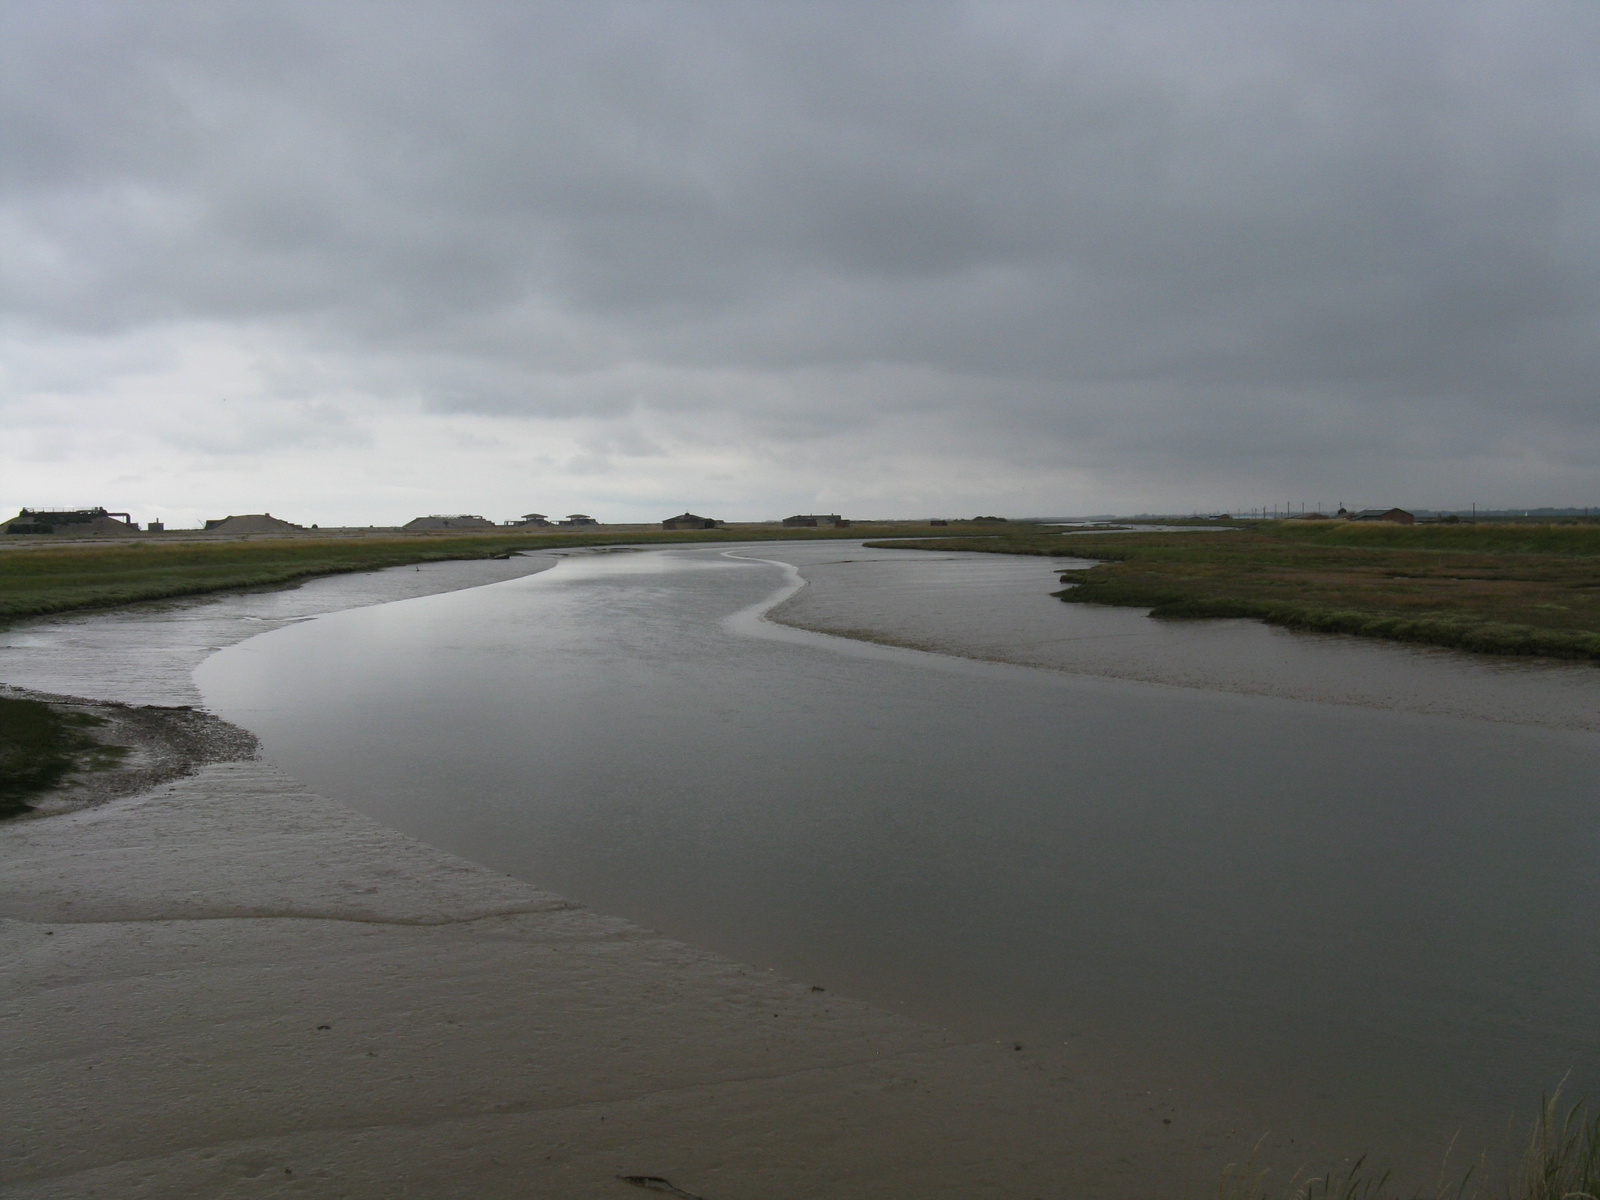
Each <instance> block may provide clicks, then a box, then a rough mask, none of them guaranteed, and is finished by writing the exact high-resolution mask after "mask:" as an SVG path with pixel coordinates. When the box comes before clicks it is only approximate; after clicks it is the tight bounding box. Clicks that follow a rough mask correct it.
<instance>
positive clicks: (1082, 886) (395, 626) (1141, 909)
mask: <svg viewBox="0 0 1600 1200" xmlns="http://www.w3.org/2000/svg"><path fill="white" fill-rule="evenodd" d="M736 553H743V554H746V555H748V556H749V557H746V558H740V557H733V556H730V554H729V552H727V551H726V550H725V549H723V548H721V547H713V548H705V547H699V548H696V547H684V548H674V549H666V550H652V551H648V552H642V553H633V554H610V555H597V556H592V557H579V558H572V559H569V560H567V561H565V562H563V563H562V564H561V565H560V566H559V567H557V568H555V569H553V570H550V571H547V572H544V573H542V574H539V575H534V576H530V577H527V578H522V579H514V580H509V581H506V582H503V583H498V584H494V585H492V586H488V587H481V588H477V589H473V590H470V591H461V592H454V593H450V594H447V595H436V596H429V597H423V598H418V599H412V600H407V601H403V602H399V603H393V604H386V605H381V606H378V607H372V608H365V609H360V610H357V611H351V612H342V613H335V614H332V615H328V616H323V617H319V618H317V619H314V620H309V621H304V622H301V623H298V624H295V625H292V626H289V627H287V628H283V629H279V630H276V631H274V632H271V633H268V634H265V635H263V636H261V637H257V638H254V639H252V640H250V641H247V642H243V643H241V644H239V645H237V646H233V647H231V648H229V649H226V650H224V651H222V652H220V653H218V654H216V655H214V656H213V657H212V658H210V659H209V660H207V662H205V663H204V664H203V666H202V667H201V668H200V670H199V671H198V672H197V673H196V681H197V682H198V684H199V685H200V687H201V690H202V693H203V695H204V696H205V699H206V702H207V704H208V706H209V707H211V708H212V710H213V711H216V712H217V713H219V714H220V715H222V716H224V717H227V718H228V719H230V720H233V721H236V722H238V723H240V724H242V725H244V726H246V727H248V728H250V729H251V730H253V731H255V732H256V733H257V734H258V735H260V736H261V738H262V740H263V744H264V746H265V749H266V753H267V755H268V757H269V758H270V759H272V761H274V762H276V763H277V764H279V765H280V766H282V767H284V768H285V769H287V770H289V771H290V772H292V773H293V774H295V775H296V776H298V777H299V778H301V779H303V780H305V781H306V782H307V783H309V784H311V785H312V786H313V787H315V788H316V789H317V790H319V791H321V792H323V793H324V794H326V795H329V796H332V797H335V798H338V799H342V800H345V801H348V802H350V803H353V804H355V805H356V806H358V807H360V808H362V809H364V810H365V811H367V812H369V813H371V814H372V815H374V816H376V817H378V818H379V819H381V820H382V821H384V822H385V823H387V824H389V825H391V826H394V827H396V828H399V829H402V830H405V831H407V832H409V833H411V834H413V835H415V836H418V837H420V838H422V839H424V840H426V841H429V842H431V843H433V844H435V845H439V846H442V847H445V848H447V849H450V850H454V851H456V852H458V853H461V854H463V855H465V856H467V857H469V858H472V859H475V860H477V861H479V862H483V863H487V864H489V865H491V866H495V867H498V868H500V869H503V870H505V871H508V872H510V873H512V874H515V875H518V876H520V877H522V878H525V879H528V880H530V881H532V882H535V883H537V884H539V885H540V886H543V887H547V888H550V889H552V890H555V891H558V892H561V893H564V894H566V895H568V896H571V897H573V898H575V899H578V900H580V901H583V902H585V903H587V904H590V905H592V906H594V907H596V908H598V909H601V910H602V911H606V912H612V913H618V914H621V915H624V916H628V917H631V918H633V919H635V920H637V921H639V922H641V923H643V924H646V925H649V926H653V927H656V928H660V929H663V930H665V931H667V932H669V933H672V934H674V935H677V936H680V937H682V938H685V939H686V940H690V941H694V942H698V943H701V944H703V945H708V946H711V947H713V948H715V949H718V950H721V951H723V952H725V953H727V954H729V955H731V956H733V957H736V958H738V959H741V960H744V961H747V962H754V963H758V964H763V965H771V966H774V967H776V968H777V969H780V970H782V971H784V972H785V973H787V974H789V975H791V976H794V977H796V978H799V979H802V980H810V981H815V982H818V983H821V984H825V985H827V986H829V987H830V988H833V989H835V990H839V991H843V992H846V993H849V994H853V995H857V996H862V997H864V998H867V999H872V1000H876V1001H878V1002H881V1003H884V1004H888V1005H893V1006H896V1007H898V1008H900V1009H901V1010H903V1011H906V1012H909V1013H911V1014H914V1015H918V1016H922V1017H927V1018H931V1019H934V1020H938V1021H941V1022H944V1023H946V1024H950V1025H953V1026H956V1027H958V1028H962V1029H966V1030H970V1031H972V1032H973V1033H974V1034H976V1035H979V1036H986V1037H996V1038H1007V1039H1010V1038H1017V1039H1024V1040H1035V1039H1036V1040H1043V1041H1048V1042H1051V1043H1055V1044H1058V1045H1060V1044H1065V1045H1067V1046H1068V1047H1070V1048H1071V1049H1072V1050H1073V1052H1074V1053H1079V1054H1081V1056H1082V1060H1083V1062H1084V1064H1085V1069H1086V1070H1103V1071H1115V1072H1118V1073H1119V1074H1120V1075H1121V1076H1123V1077H1125V1078H1127V1079H1128V1080H1129V1083H1130V1086H1145V1087H1150V1088H1152V1089H1154V1088H1161V1089H1168V1088H1174V1089H1177V1090H1178V1091H1179V1092H1181V1093H1182V1094H1184V1095H1187V1096H1194V1097H1199V1096H1202V1095H1218V1096H1226V1097H1227V1098H1228V1099H1229V1101H1230V1103H1237V1104H1239V1105H1241V1106H1242V1107H1243V1108H1245V1109H1246V1110H1247V1111H1248V1112H1249V1113H1250V1114H1251V1118H1252V1119H1255V1120H1258V1121H1259V1122H1260V1123H1261V1128H1262V1130H1263V1131H1265V1130H1266V1129H1268V1128H1272V1129H1275V1130H1279V1131H1281V1130H1283V1129H1285V1128H1290V1129H1299V1130H1301V1131H1303V1132H1304V1133H1305V1134H1306V1135H1307V1136H1310V1137H1312V1138H1313V1139H1315V1140H1320V1141H1323V1142H1326V1143H1327V1144H1328V1145H1330V1146H1337V1147H1338V1148H1356V1147H1366V1148H1371V1149H1373V1150H1375V1151H1377V1152H1378V1153H1380V1154H1394V1155H1402V1156H1410V1155H1426V1156H1430V1157H1431V1156H1434V1155H1435V1154H1436V1153H1437V1151H1438V1150H1439V1149H1440V1148H1441V1147H1442V1145H1443V1144H1444V1142H1445V1141H1447V1140H1448V1138H1449V1136H1450V1135H1451V1133H1452V1132H1453V1131H1454V1130H1455V1129H1457V1128H1464V1129H1465V1130H1466V1131H1467V1134H1466V1136H1468V1137H1469V1138H1470V1137H1472V1136H1474V1135H1475V1134H1476V1133H1479V1132H1483V1131H1492V1130H1494V1129H1496V1128H1498V1127H1499V1126H1500V1124H1501V1123H1502V1122H1503V1120H1504V1119H1505V1118H1506V1117H1507V1116H1509V1115H1517V1116H1519V1117H1520V1116H1523V1115H1525V1114H1527V1113H1528V1112H1529V1111H1531V1106H1532V1105H1533V1104H1534V1103H1536V1101H1537V1097H1538V1095H1539V1093H1540V1091H1541V1090H1542V1089H1547V1088H1549V1087H1551V1086H1553V1085H1554V1084H1555V1083H1556V1082H1557V1081H1558V1080H1559V1079H1560V1078H1561V1077H1562V1076H1563V1075H1565V1074H1567V1073H1568V1072H1569V1071H1570V1072H1572V1079H1573V1083H1572V1084H1571V1085H1569V1086H1574V1087H1577V1088H1580V1089H1581V1088H1582V1087H1584V1086H1586V1085H1589V1084H1592V1083H1594V1082H1596V1081H1597V1080H1600V1025H1597V1022H1596V1021H1595V1011H1594V1010H1595V1002H1594V997H1595V995H1596V992H1597V988H1596V984H1597V983H1600V937H1597V936H1596V923H1597V917H1600V873H1597V872H1596V870H1595V862H1596V853H1597V850H1600V796H1597V794H1596V780H1597V777H1600V776H1597V767H1600V735H1596V734H1593V733H1588V732H1581V731H1571V730H1555V729H1540V728H1529V727H1519V726H1515V725H1506V724H1496V723H1492V722H1487V721H1473V720H1464V719H1458V718H1453V717H1441V716H1430V715H1422V714H1416V713H1405V712H1392V711H1390V712H1385V711H1377V710H1372V709H1367V708H1362V707H1356V706H1351V705H1333V704H1317V703H1309V702H1305V701H1297V700H1289V699H1283V698H1279V697H1272V696H1251V695H1240V694H1227V693H1223V692H1213V691H1204V690H1199V689H1193V688H1173V687H1161V686H1155V685H1151V684H1146V683H1139V682H1129V681H1124V680H1115V679H1104V678H1093V677H1088V676H1081V675H1072V674H1065V673H1062V672H1060V671H1051V670H1043V669H1038V668H1030V667H1024V666H1014V665H1005V664H999V663H983V662H974V661H967V660H961V659H955V658H950V657H945V656H941V655H934V654H924V653H919V652H916V651H908V650H899V649H892V648H888V647H883V646H873V645H867V644H863V643H858V642H848V641H841V640H839V639H833V638H826V637H823V636H821V635H818V634H813V633H806V632H801V631H796V630H785V629H782V628H780V627H775V626H771V625H762V624H760V623H758V622H757V621H756V620H755V618H754V616H753V615H752V614H753V612H754V611H755V610H757V609H759V608H761V607H762V606H764V605H766V604H769V603H770V602H772V601H773V599H774V598H775V597H778V596H780V595H782V594H783V593H784V592H785V591H786V590H787V589H790V588H792V586H793V584H794V580H795V577H794V575H793V569H792V568H790V567H786V566H784V565H782V564H779V563H774V562H769V561H761V559H762V558H767V557H771V556H772V555H773V554H777V553H780V551H779V550H778V549H777V548H769V547H751V548H748V549H746V550H744V551H741V552H736ZM907 553H908V554H915V553H916V552H907ZM885 580H886V582H885V584H884V586H885V587H892V576H890V575H886V576H885ZM892 599H893V597H892V595H890V596H888V597H887V599H886V602H889V603H892ZM741 613H743V614H744V615H743V616H740V615H739V614H741ZM752 633H755V634H758V635H759V636H750V635H751V634H752Z"/></svg>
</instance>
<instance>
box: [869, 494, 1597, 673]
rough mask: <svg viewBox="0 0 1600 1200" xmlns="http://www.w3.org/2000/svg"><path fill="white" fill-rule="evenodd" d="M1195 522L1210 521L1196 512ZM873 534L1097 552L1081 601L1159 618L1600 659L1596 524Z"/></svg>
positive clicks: (927, 543) (1068, 596)
mask: <svg viewBox="0 0 1600 1200" xmlns="http://www.w3.org/2000/svg"><path fill="white" fill-rule="evenodd" d="M1196 524H1197V526H1198V525H1199V524H1200V523H1196ZM871 544H872V545H874V546H882V547H888V548H902V549H923V550H981V551H987V552H990V553H1001V554H1039V555H1058V556H1063V557H1065V556H1075V557H1082V558H1092V559H1097V560H1099V565H1097V566H1095V567H1093V568H1091V569H1089V570H1086V571H1073V572H1071V573H1070V574H1069V575H1065V576H1063V580H1062V581H1063V582H1064V583H1068V584H1069V585H1071V586H1069V587H1068V588H1067V589H1066V590H1065V591H1062V592H1058V593H1057V595H1058V596H1060V598H1061V599H1062V600H1065V601H1068V602H1069V603H1074V604H1117V605H1127V606H1133V607H1139V608H1149V609H1150V610H1151V613H1150V615H1151V616H1153V617H1167V618H1179V617H1253V618H1257V619H1259V620H1262V621H1266V622H1268V623H1270V624H1273V625H1283V626H1286V627H1288V628H1291V629H1305V630H1317V631H1322V632H1329V633H1353V634H1360V635H1363V636H1366V637H1379V638H1389V639H1392V640H1395V641H1408V642H1424V643H1429V644H1432V645H1436V646H1450V647H1453V648H1456V649H1461V650H1475V651H1480V652H1484V653H1492V654H1539V655H1549V656H1553V657H1558V658H1579V659H1593V660H1600V525H1593V524H1523V523H1516V524H1511V523H1506V524H1458V525H1446V524H1439V525H1411V526H1406V525H1389V524H1381V523H1377V522H1373V523H1366V522H1363V523H1359V524H1358V523H1353V522H1347V521H1263V522H1249V523H1245V524H1243V525H1242V526H1235V527H1232V528H1229V529H1227V530H1226V531H1223V530H1222V529H1218V530H1216V531H1213V532H1203V531H1201V530H1200V529H1199V528H1196V529H1195V530H1192V531H1188V532H1173V533H1158V532H1149V533H1127V532H1124V533H1088V534H1069V535H1065V536H1063V535H1062V534H1061V533H1059V532H1057V531H1056V530H1054V529H1052V528H1050V527H1047V526H1042V525H1014V526H1012V527H1010V528H1007V529H1005V530H1004V531H1003V532H996V533H993V534H988V533H987V531H986V535H985V536H961V537H947V538H934V539H929V540H921V539H919V540H916V541H879V542H873V543H871Z"/></svg>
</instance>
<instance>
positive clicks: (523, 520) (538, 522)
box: [506, 513, 550, 529]
mask: <svg viewBox="0 0 1600 1200" xmlns="http://www.w3.org/2000/svg"><path fill="white" fill-rule="evenodd" d="M506 524H507V525H531V526H533V527H534V528H536V529H549V528H550V518H549V517H547V516H545V515H544V514H543V513H523V514H522V516H521V517H519V518H518V519H517V520H515V521H507V522H506Z"/></svg>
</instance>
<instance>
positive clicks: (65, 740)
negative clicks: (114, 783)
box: [0, 697, 127, 818]
mask: <svg viewBox="0 0 1600 1200" xmlns="http://www.w3.org/2000/svg"><path fill="white" fill-rule="evenodd" d="M103 724H105V719H104V718H103V717H96V716H92V715H90V714H89V713H61V712H58V711H56V710H55V709H53V708H51V707H50V706H49V705H48V704H44V703H42V702H40V701H38V700H17V699H11V698H8V697H0V818H5V817H15V816H20V815H21V814H22V813H25V812H31V811H32V809H33V805H31V804H29V803H28V801H29V800H30V799H31V798H33V797H34V796H37V795H38V794H39V793H41V792H46V791H49V790H50V789H51V788H53V787H55V786H56V785H57V784H59V783H60V782H61V781H62V780H63V779H64V778H66V776H67V775H69V774H71V773H72V772H73V771H76V770H79V769H82V768H89V769H94V768H97V767H108V766H110V765H112V764H113V763H114V762H115V761H116V760H117V759H118V758H120V757H121V756H122V755H123V754H125V753H127V751H126V748H125V747H122V746H106V745H103V744H102V743H100V742H97V741H95V739H93V738H91V737H90V736H89V735H88V734H87V733H85V732H84V729H85V728H86V727H87V726H91V725H103Z"/></svg>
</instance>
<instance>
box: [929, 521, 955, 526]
mask: <svg viewBox="0 0 1600 1200" xmlns="http://www.w3.org/2000/svg"><path fill="white" fill-rule="evenodd" d="M928 524H929V525H948V524H950V522H949V521H929V522H928Z"/></svg>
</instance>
